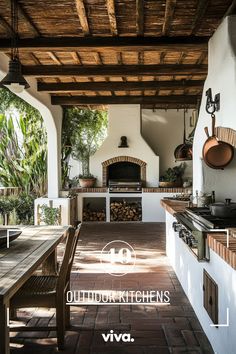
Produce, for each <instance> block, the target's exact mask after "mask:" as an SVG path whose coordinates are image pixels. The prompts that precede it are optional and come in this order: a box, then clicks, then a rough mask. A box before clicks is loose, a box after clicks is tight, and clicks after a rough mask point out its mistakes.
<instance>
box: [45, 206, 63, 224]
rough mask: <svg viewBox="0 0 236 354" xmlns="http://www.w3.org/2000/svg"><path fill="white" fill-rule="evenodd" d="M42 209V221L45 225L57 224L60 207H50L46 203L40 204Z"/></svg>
mask: <svg viewBox="0 0 236 354" xmlns="http://www.w3.org/2000/svg"><path fill="white" fill-rule="evenodd" d="M41 210H42V216H41V218H42V221H43V222H44V223H45V224H46V225H58V224H59V218H60V209H59V208H52V207H50V206H48V205H46V204H43V205H42V206H41Z"/></svg>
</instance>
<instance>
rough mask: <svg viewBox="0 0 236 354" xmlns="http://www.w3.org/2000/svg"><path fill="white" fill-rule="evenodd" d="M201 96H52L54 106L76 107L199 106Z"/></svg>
mask: <svg viewBox="0 0 236 354" xmlns="http://www.w3.org/2000/svg"><path fill="white" fill-rule="evenodd" d="M198 99H199V96H190V95H189V96H187V95H184V96H181V95H175V96H174V95H173V96H90V97H89V96H51V102H52V104H53V105H62V106H76V105H81V104H82V105H83V104H85V105H88V104H91V105H93V104H158V103H159V104H163V105H164V104H167V105H168V104H185V105H187V104H188V105H193V106H195V105H196V104H197V101H198Z"/></svg>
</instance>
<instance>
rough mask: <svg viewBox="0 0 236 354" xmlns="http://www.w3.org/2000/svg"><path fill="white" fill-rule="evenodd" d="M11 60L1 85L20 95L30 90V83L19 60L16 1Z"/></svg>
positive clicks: (13, 17)
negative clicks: (24, 75)
mask: <svg viewBox="0 0 236 354" xmlns="http://www.w3.org/2000/svg"><path fill="white" fill-rule="evenodd" d="M11 25H12V29H13V31H12V37H11V59H10V61H9V69H8V73H7V75H6V76H5V77H4V78H3V79H2V81H1V85H4V86H6V87H7V88H9V90H11V91H12V92H14V93H20V92H22V91H23V90H24V89H27V88H29V87H30V86H29V84H28V82H27V81H26V80H25V78H24V77H23V75H22V73H21V63H20V60H19V50H18V46H17V41H18V6H17V1H16V0H11Z"/></svg>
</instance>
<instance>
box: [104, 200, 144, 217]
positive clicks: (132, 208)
mask: <svg viewBox="0 0 236 354" xmlns="http://www.w3.org/2000/svg"><path fill="white" fill-rule="evenodd" d="M110 209H111V210H110V220H111V221H141V220H142V206H141V202H138V201H136V202H127V201H125V200H123V201H114V202H111V205H110Z"/></svg>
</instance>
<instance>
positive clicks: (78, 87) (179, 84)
mask: <svg viewBox="0 0 236 354" xmlns="http://www.w3.org/2000/svg"><path fill="white" fill-rule="evenodd" d="M203 85H204V81H203V80H191V81H190V80H178V81H177V80H174V81H128V82H121V81H117V82H114V81H111V82H104V81H101V82H62V83H60V84H58V83H46V82H39V83H38V91H46V92H73V91H76V92H77V91H139V90H157V89H161V90H163V89H164V90H165V89H182V88H186V87H188V88H196V89H200V88H202V87H203Z"/></svg>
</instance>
